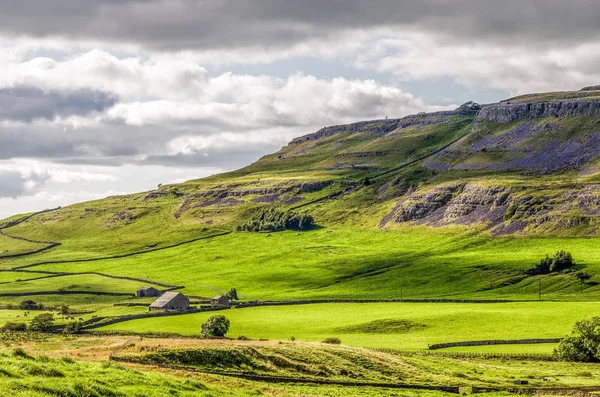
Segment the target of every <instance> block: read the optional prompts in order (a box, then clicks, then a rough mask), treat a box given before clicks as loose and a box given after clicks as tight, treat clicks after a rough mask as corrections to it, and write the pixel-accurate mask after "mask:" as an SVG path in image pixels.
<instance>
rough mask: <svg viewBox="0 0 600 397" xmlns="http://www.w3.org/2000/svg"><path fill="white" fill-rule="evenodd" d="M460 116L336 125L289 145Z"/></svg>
mask: <svg viewBox="0 0 600 397" xmlns="http://www.w3.org/2000/svg"><path fill="white" fill-rule="evenodd" d="M461 114H465V113H464V111H459V110H448V111H441V112H433V113H418V114H413V115H409V116H406V117H402V118H400V119H385V120H372V121H362V122H360V123H352V124H345V125H336V126H331V127H325V128H321V129H320V130H319V131H317V132H315V133H312V134H308V135H304V136H301V137H298V138H295V139H294V140H292V141H291V142H290V145H298V144H300V143H304V142H308V141H316V140H318V139H322V138H327V137H330V136H333V135H338V134H344V133H361V134H364V135H370V136H378V135H385V134H387V133H389V132H391V131H393V130H395V129H398V128H407V127H411V126H415V125H418V126H425V125H433V124H440V123H445V122H446V121H448V117H450V116H456V115H461Z"/></svg>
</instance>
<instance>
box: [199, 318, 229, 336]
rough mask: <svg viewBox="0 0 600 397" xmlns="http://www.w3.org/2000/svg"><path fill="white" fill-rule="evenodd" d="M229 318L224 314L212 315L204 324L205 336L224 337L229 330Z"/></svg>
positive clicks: (203, 331)
mask: <svg viewBox="0 0 600 397" xmlns="http://www.w3.org/2000/svg"><path fill="white" fill-rule="evenodd" d="M229 326H230V323H229V320H228V319H227V317H225V316H223V315H217V316H212V317H211V318H209V319H208V320H207V321H206V322H205V323H204V324H202V337H203V338H222V337H224V336H225V335H226V334H227V332H228V331H229Z"/></svg>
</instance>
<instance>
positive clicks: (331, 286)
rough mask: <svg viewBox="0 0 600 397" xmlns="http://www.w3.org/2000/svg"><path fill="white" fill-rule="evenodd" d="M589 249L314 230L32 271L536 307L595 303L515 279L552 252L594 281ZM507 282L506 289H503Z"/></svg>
mask: <svg viewBox="0 0 600 397" xmlns="http://www.w3.org/2000/svg"><path fill="white" fill-rule="evenodd" d="M434 236H435V238H433V237H434ZM596 244H597V240H596V239H564V238H535V239H531V238H529V239H526V238H516V239H515V238H496V239H492V238H490V237H486V236H485V235H479V234H472V233H469V232H467V231H465V230H464V229H460V228H453V229H448V230H439V229H438V230H435V231H434V230H431V229H429V228H425V227H421V228H412V229H408V230H406V229H400V230H381V231H370V230H364V231H358V230H351V229H323V230H317V231H312V232H308V233H296V232H283V233H272V234H252V233H234V234H232V235H228V236H223V237H218V238H215V239H211V240H204V241H199V242H196V243H193V244H189V245H185V246H182V247H177V248H173V249H168V250H164V251H158V252H154V253H149V254H141V255H137V256H133V257H130V258H123V259H115V260H105V261H97V262H75V263H69V264H49V265H40V266H37V267H34V268H32V269H39V270H51V271H70V272H85V271H102V272H105V273H109V274H118V275H126V276H135V277H142V278H145V279H150V280H155V281H159V282H163V283H170V284H181V285H184V286H185V287H186V288H185V290H184V291H185V292H186V293H189V294H192V295H202V296H211V294H214V292H215V291H227V290H228V289H230V288H237V289H238V291H240V293H241V294H242V296H244V297H245V298H248V299H261V300H265V299H292V298H303V299H306V298H328V299H329V298H362V299H388V298H400V289H402V291H403V296H404V298H439V297H445V298H494V299H496V298H502V299H537V298H538V297H537V292H538V285H537V281H538V279H541V280H542V286H543V293H544V299H551V298H552V299H563V300H586V299H594V298H596V297H597V296H598V294H599V293H600V287H598V286H596V285H586V286H585V290H584V293H580V291H579V288H580V286H579V284H578V282H577V281H576V280H575V279H574V278H573V277H572V276H569V275H557V276H543V277H538V278H535V277H530V278H525V277H524V275H523V271H524V270H525V269H528V268H529V267H531V264H532V263H535V262H536V261H537V260H538V259H539V258H540V257H542V256H544V255H545V254H546V253H550V254H552V253H553V252H554V251H555V250H557V249H559V248H565V249H569V250H570V251H571V252H573V254H574V255H575V257H576V258H585V261H584V262H582V266H584V265H585V266H586V270H589V271H592V272H596V271H600V254H598V251H597V249H596ZM149 263H151V264H152V266H148V264H149ZM483 266H485V267H483ZM521 279H522V281H519V280H521ZM507 280H508V281H511V280H512V283H507V284H506V285H504V286H503V285H502V284H503V283H505V282H507ZM107 282H109V281H107ZM6 288H11V285H7V286H6ZM132 291H133V290H132Z"/></svg>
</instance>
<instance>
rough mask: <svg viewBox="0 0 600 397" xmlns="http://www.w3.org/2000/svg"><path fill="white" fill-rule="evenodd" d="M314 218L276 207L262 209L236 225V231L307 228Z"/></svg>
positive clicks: (274, 230) (312, 223) (311, 224)
mask: <svg viewBox="0 0 600 397" xmlns="http://www.w3.org/2000/svg"><path fill="white" fill-rule="evenodd" d="M313 226H314V218H313V217H312V216H311V215H309V214H298V213H295V212H293V211H281V210H278V209H276V208H269V209H262V210H260V211H259V212H258V213H256V214H255V215H254V217H253V218H252V219H251V220H249V221H248V222H246V223H244V224H241V225H238V226H236V230H237V231H245V232H277V231H282V230H309V229H311V228H312V227H313Z"/></svg>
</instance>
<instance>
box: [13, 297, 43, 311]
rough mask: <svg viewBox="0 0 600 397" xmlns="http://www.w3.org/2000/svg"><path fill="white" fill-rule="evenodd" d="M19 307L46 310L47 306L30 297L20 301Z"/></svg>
mask: <svg viewBox="0 0 600 397" xmlns="http://www.w3.org/2000/svg"><path fill="white" fill-rule="evenodd" d="M19 309H21V310H44V309H45V307H44V305H43V304H42V303H37V302H35V301H32V300H30V299H26V300H24V301H21V303H19Z"/></svg>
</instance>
